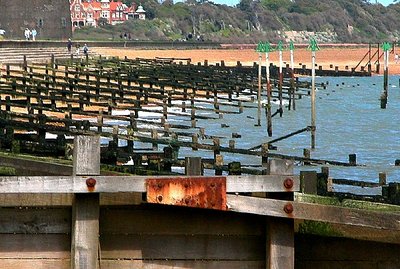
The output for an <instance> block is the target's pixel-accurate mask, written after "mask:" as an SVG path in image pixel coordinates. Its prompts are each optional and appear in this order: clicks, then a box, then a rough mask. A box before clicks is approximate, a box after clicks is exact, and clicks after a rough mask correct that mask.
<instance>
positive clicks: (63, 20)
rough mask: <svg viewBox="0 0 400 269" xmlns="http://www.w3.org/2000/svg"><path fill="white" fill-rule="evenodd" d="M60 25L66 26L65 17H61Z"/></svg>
mask: <svg viewBox="0 0 400 269" xmlns="http://www.w3.org/2000/svg"><path fill="white" fill-rule="evenodd" d="M61 26H62V27H63V28H66V27H67V19H66V18H61Z"/></svg>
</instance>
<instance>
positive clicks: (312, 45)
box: [309, 38, 319, 149]
mask: <svg viewBox="0 0 400 269" xmlns="http://www.w3.org/2000/svg"><path fill="white" fill-rule="evenodd" d="M309 49H311V64H312V67H311V149H315V131H316V124H315V122H316V115H317V114H316V109H315V108H316V106H315V57H316V51H317V50H319V47H318V44H317V42H316V41H315V39H313V38H311V39H310V45H309Z"/></svg>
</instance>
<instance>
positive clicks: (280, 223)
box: [266, 160, 294, 269]
mask: <svg viewBox="0 0 400 269" xmlns="http://www.w3.org/2000/svg"><path fill="white" fill-rule="evenodd" d="M268 166H269V169H268V171H269V174H271V175H274V174H275V175H276V174H282V172H283V173H284V174H291V175H293V162H292V161H287V160H270V161H269V163H268ZM289 200H293V195H292V197H291V199H289ZM288 204H290V202H289V201H288ZM266 265H267V266H266V268H267V269H281V268H285V269H294V221H293V219H283V218H269V219H267V244H266Z"/></svg>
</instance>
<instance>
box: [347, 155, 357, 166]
mask: <svg viewBox="0 0 400 269" xmlns="http://www.w3.org/2000/svg"><path fill="white" fill-rule="evenodd" d="M349 164H350V165H352V166H356V165H357V154H349Z"/></svg>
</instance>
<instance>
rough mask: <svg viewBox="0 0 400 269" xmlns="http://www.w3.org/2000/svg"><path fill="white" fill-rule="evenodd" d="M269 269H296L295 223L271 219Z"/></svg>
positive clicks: (267, 264)
mask: <svg viewBox="0 0 400 269" xmlns="http://www.w3.org/2000/svg"><path fill="white" fill-rule="evenodd" d="M266 255H267V256H266V260H267V262H266V268H267V269H280V268H285V269H294V223H293V220H291V219H284V218H270V219H269V220H268V222H267V253H266Z"/></svg>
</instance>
